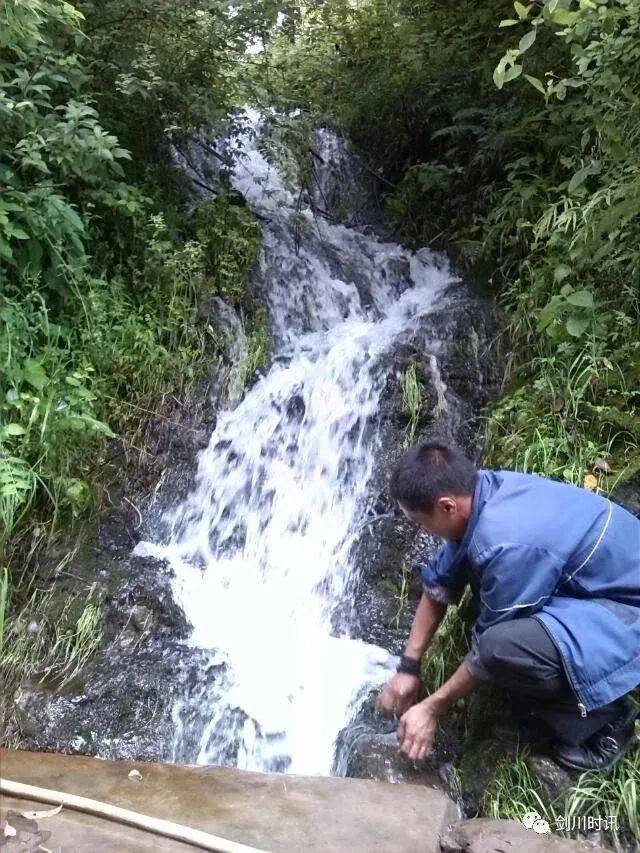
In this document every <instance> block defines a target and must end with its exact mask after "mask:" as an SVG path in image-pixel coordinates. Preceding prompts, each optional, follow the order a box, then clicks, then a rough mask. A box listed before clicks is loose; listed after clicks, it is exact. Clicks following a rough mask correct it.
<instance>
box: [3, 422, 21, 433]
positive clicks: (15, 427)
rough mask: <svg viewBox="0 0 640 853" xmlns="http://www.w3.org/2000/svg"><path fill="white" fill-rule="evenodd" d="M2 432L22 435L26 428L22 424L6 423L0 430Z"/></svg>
mask: <svg viewBox="0 0 640 853" xmlns="http://www.w3.org/2000/svg"><path fill="white" fill-rule="evenodd" d="M2 433H3V435H24V434H25V433H26V429H25V428H24V427H23V426H22V424H7V425H6V427H5V428H4V429H3V430H2Z"/></svg>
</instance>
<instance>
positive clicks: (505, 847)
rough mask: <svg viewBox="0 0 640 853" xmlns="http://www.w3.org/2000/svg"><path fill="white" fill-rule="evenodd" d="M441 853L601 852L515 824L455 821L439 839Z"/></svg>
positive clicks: (582, 844)
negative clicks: (497, 852)
mask: <svg viewBox="0 0 640 853" xmlns="http://www.w3.org/2000/svg"><path fill="white" fill-rule="evenodd" d="M441 845H442V853H496V851H500V853H507V851H512V853H516V851H517V853H596V851H598V850H602V849H604V848H602V847H598V846H596V845H593V844H591V843H590V842H588V841H576V840H573V839H571V838H564V837H563V836H561V835H555V834H553V833H550V834H548V835H547V834H544V835H538V834H537V833H536V832H534V831H533V830H532V829H526V828H525V827H524V826H523V824H521V823H518V821H516V820H494V819H492V818H475V819H473V820H460V821H456V822H455V823H454V824H453V825H452V826H451V828H450V829H449V830H448V832H446V833H445V834H444V836H443V838H442V842H441Z"/></svg>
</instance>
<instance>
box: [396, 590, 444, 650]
mask: <svg viewBox="0 0 640 853" xmlns="http://www.w3.org/2000/svg"><path fill="white" fill-rule="evenodd" d="M446 609H447V605H446V604H443V603H442V602H440V601H434V600H433V599H431V598H428V597H427V596H426V595H425V594H424V593H423V594H422V598H421V599H420V602H419V604H418V609H417V610H416V615H415V616H414V617H413V624H412V626H411V633H410V634H409V639H408V640H407V645H406V648H405V652H404V653H405V655H407V657H410V658H415V659H416V660H419V659H420V658H421V657H422V655H423V654H424V653H425V651H426V650H427V648H428V646H429V643H430V642H431V640H432V638H433V635H434V634H435V632H436V631H437V630H438V625H439V624H440V623H441V622H442V619H443V617H444V614H445V611H446Z"/></svg>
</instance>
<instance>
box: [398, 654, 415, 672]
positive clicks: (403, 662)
mask: <svg viewBox="0 0 640 853" xmlns="http://www.w3.org/2000/svg"><path fill="white" fill-rule="evenodd" d="M396 672H404V673H406V674H407V675H415V676H417V677H418V678H420V661H419V660H416V659H415V658H410V657H407V655H402V657H401V658H400V663H399V664H398V666H397V667H396Z"/></svg>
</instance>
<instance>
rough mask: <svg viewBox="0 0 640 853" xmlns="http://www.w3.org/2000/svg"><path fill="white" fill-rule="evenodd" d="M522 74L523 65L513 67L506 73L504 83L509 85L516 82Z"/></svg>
mask: <svg viewBox="0 0 640 853" xmlns="http://www.w3.org/2000/svg"><path fill="white" fill-rule="evenodd" d="M521 74H522V65H513V66H512V67H511V68H509V69H508V70H507V71H505V73H504V77H503V79H504V82H505V83H508V82H509V81H510V80H515V79H516V77H519V76H520V75H521Z"/></svg>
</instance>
